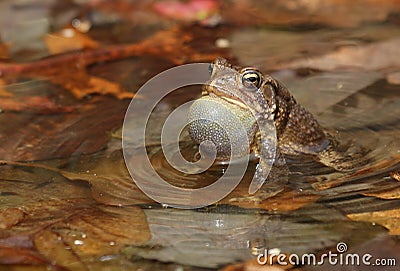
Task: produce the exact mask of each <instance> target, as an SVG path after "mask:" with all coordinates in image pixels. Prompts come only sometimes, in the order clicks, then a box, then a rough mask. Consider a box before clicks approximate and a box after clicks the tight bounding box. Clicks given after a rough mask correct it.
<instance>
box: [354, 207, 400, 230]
mask: <svg viewBox="0 0 400 271" xmlns="http://www.w3.org/2000/svg"><path fill="white" fill-rule="evenodd" d="M347 217H348V218H350V219H352V220H355V221H366V222H371V223H377V224H380V225H382V226H384V227H385V228H387V229H388V230H389V234H393V235H399V234H400V209H394V210H385V211H375V212H366V213H359V214H348V215H347Z"/></svg>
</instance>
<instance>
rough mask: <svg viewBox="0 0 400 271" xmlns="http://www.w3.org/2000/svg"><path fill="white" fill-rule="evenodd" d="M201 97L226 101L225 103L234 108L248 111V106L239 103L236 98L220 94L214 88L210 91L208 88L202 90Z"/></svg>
mask: <svg viewBox="0 0 400 271" xmlns="http://www.w3.org/2000/svg"><path fill="white" fill-rule="evenodd" d="M202 96H203V97H205V96H209V97H212V98H219V99H222V100H224V101H226V102H228V103H230V104H232V105H236V106H238V107H240V108H242V109H248V106H247V105H246V104H245V103H243V102H241V101H240V100H239V99H238V98H236V97H234V96H230V97H228V96H227V94H225V93H220V92H219V91H218V90H216V89H215V88H211V90H210V88H208V89H207V90H203V92H202Z"/></svg>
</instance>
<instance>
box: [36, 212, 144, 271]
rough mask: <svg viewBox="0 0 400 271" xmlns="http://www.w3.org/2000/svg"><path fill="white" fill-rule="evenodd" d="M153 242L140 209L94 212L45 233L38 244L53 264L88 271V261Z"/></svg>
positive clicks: (37, 236)
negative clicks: (87, 259) (129, 246)
mask: <svg viewBox="0 0 400 271" xmlns="http://www.w3.org/2000/svg"><path fill="white" fill-rule="evenodd" d="M149 239H150V232H149V229H148V226H147V223H146V219H145V216H144V213H143V212H142V210H141V209H140V208H138V207H126V208H123V209H119V208H104V209H97V208H93V209H87V210H85V212H82V213H79V214H77V215H75V216H72V217H70V218H69V219H67V220H65V221H62V222H59V223H57V224H54V225H53V226H52V227H50V228H47V229H45V230H43V231H41V232H40V233H38V234H37V235H36V237H35V240H34V244H35V247H36V248H37V249H38V251H39V252H40V253H41V254H42V255H44V256H45V257H46V258H47V259H48V260H49V262H52V263H55V264H57V265H59V266H62V267H65V268H70V269H72V270H87V267H86V266H85V264H84V261H83V260H84V259H86V258H88V257H90V256H101V255H104V254H115V253H117V252H118V251H119V250H120V249H121V248H122V247H124V246H126V245H141V244H143V243H144V242H146V241H148V240H149Z"/></svg>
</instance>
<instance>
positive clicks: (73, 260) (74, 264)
mask: <svg viewBox="0 0 400 271" xmlns="http://www.w3.org/2000/svg"><path fill="white" fill-rule="evenodd" d="M35 246H36V248H37V250H38V251H39V253H41V254H42V255H43V256H45V257H46V258H47V259H48V260H49V262H52V264H53V265H57V266H62V267H64V268H69V269H72V270H78V271H80V270H85V271H86V270H88V269H87V268H86V266H85V265H84V264H83V263H82V261H81V260H80V259H79V257H78V256H77V255H76V254H75V253H74V251H73V250H71V249H69V248H68V247H67V246H66V244H65V243H64V242H63V240H62V239H61V237H60V236H59V235H58V234H56V233H54V232H52V231H51V230H48V229H45V230H43V231H41V232H40V233H39V234H38V235H36V237H35Z"/></svg>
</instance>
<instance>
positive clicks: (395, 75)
mask: <svg viewBox="0 0 400 271" xmlns="http://www.w3.org/2000/svg"><path fill="white" fill-rule="evenodd" d="M386 80H387V81H388V82H389V83H390V84H393V85H400V72H392V73H389V74H388V75H386Z"/></svg>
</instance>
